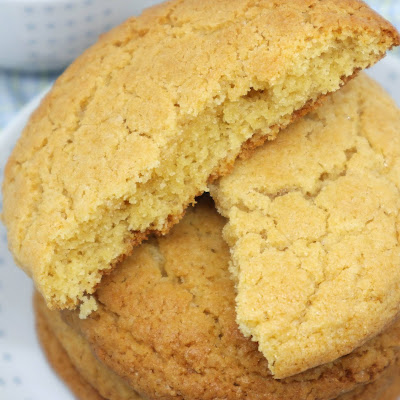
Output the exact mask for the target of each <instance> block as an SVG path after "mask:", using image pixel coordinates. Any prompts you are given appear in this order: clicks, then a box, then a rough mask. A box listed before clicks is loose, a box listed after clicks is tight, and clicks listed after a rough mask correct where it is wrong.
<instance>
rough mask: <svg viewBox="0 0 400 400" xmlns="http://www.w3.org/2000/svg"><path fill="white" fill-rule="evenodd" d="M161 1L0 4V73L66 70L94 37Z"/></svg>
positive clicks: (3, 0)
mask: <svg viewBox="0 0 400 400" xmlns="http://www.w3.org/2000/svg"><path fill="white" fill-rule="evenodd" d="M160 2H161V0H112V1H110V0H36V1H35V0H30V1H29V0H0V67H6V68H14V69H19V70H24V71H49V70H55V69H60V68H64V67H65V66H67V65H68V64H69V63H70V62H71V61H72V60H74V59H75V58H76V57H77V56H78V55H79V54H81V53H82V51H83V50H84V49H86V48H87V47H89V46H90V45H91V44H93V43H94V42H95V41H96V40H97V37H98V36H99V35H100V34H101V33H103V32H106V31H108V30H110V29H111V28H112V27H114V26H116V25H119V24H120V23H121V22H122V21H124V20H126V19H127V18H128V17H129V16H132V15H138V14H140V12H141V11H142V9H143V8H145V7H149V6H151V5H154V4H156V3H160Z"/></svg>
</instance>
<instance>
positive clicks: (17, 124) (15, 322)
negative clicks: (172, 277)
mask: <svg viewBox="0 0 400 400" xmlns="http://www.w3.org/2000/svg"><path fill="white" fill-rule="evenodd" d="M369 73H370V74H371V75H372V76H373V77H374V78H375V79H377V80H378V81H379V82H380V83H381V84H382V85H383V86H384V87H385V88H386V89H387V90H388V91H389V92H390V93H391V95H392V96H393V97H394V98H395V99H396V101H397V104H398V105H399V106H400V61H399V60H398V59H396V58H394V57H391V56H388V57H387V58H386V59H384V60H383V61H381V62H380V63H379V64H378V65H377V66H375V67H374V68H373V69H371V70H370V72H369ZM39 100H40V99H39V98H36V99H35V100H33V101H32V102H31V103H30V104H28V105H27V106H26V107H25V108H24V109H23V110H22V112H21V113H20V114H19V115H18V116H17V117H16V118H15V119H14V120H13V121H12V122H11V124H10V125H9V126H8V127H7V128H6V129H5V131H4V132H3V133H2V134H1V136H0V182H1V181H2V179H3V171H4V165H5V163H6V161H7V158H8V155H9V154H10V152H11V150H12V148H13V146H14V144H15V141H16V140H17V138H18V136H19V134H20V132H21V130H22V129H23V127H24V125H25V123H26V121H27V118H28V117H29V115H30V113H31V112H32V111H33V110H34V109H35V108H36V106H37V104H38V102H39ZM399 134H400V127H399ZM0 200H1V198H0ZM31 297H32V283H31V281H30V279H29V278H28V277H27V276H25V274H24V273H23V272H22V271H20V270H19V269H18V268H17V267H16V266H15V265H14V262H13V259H12V256H11V255H10V253H9V252H8V250H7V238H6V231H5V229H4V227H3V226H2V225H1V224H0V400H50V399H51V400H53V399H54V400H72V399H73V396H72V395H71V394H70V393H69V391H68V389H66V388H65V386H64V385H63V383H61V381H60V380H59V379H58V378H57V377H56V376H55V374H54V373H53V372H52V370H51V369H50V368H49V366H48V365H47V362H46V360H45V359H44V356H43V354H42V352H41V349H40V347H39V345H38V343H37V339H36V334H35V330H34V320H33V314H32V303H31Z"/></svg>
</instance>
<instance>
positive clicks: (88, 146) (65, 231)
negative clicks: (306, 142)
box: [3, 0, 400, 317]
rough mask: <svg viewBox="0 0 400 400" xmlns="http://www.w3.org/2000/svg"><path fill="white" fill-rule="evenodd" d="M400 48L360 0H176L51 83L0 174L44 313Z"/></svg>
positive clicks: (12, 235) (9, 220)
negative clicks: (238, 159) (352, 79)
mask: <svg viewBox="0 0 400 400" xmlns="http://www.w3.org/2000/svg"><path fill="white" fill-rule="evenodd" d="M399 43H400V38H399V35H398V33H397V32H396V31H395V29H394V28H393V27H392V26H391V25H390V24H389V23H388V22H386V21H384V20H383V19H381V18H380V17H379V16H378V15H376V14H375V13H374V12H373V11H372V10H370V9H369V8H368V7H367V6H366V5H365V4H364V3H363V2H361V1H357V0H340V1H337V0H325V1H317V0H306V1H304V0H280V1H272V0H258V1H249V0H220V1H213V0H204V1H200V2H199V1H197V0H173V1H170V2H167V3H165V4H163V5H160V6H157V7H154V8H151V9H149V10H148V11H146V12H145V13H144V14H143V15H142V16H140V17H139V18H132V19H130V20H128V21H127V22H126V23H124V24H123V25H121V26H120V27H118V28H116V29H114V30H112V31H111V32H110V33H108V34H106V35H104V36H103V37H102V38H101V39H100V40H99V42H98V43H97V44H96V45H94V46H93V47H92V48H91V49H89V50H88V51H86V52H85V53H84V54H83V55H82V56H81V57H80V58H78V59H77V61H76V62H74V63H73V64H72V65H71V67H69V68H68V69H67V70H66V72H65V73H64V74H63V75H62V76H61V77H60V78H59V79H58V80H57V82H56V84H55V85H54V87H53V89H52V90H51V92H50V93H49V94H48V96H47V97H46V98H45V99H44V101H43V102H42V104H41V105H40V107H39V109H38V110H37V111H36V112H35V113H34V115H33V116H32V118H31V119H30V121H29V123H28V125H27V127H26V129H25V130H24V132H23V134H22V137H21V138H20V140H19V142H18V144H17V146H16V148H15V150H14V151H13V153H12V155H11V157H10V160H9V162H8V164H7V167H6V171H5V179H4V185H3V198H4V203H3V206H4V213H3V220H4V223H5V225H6V227H7V230H8V241H9V247H10V249H11V251H12V253H13V254H14V257H15V260H16V262H17V264H19V265H20V266H21V267H22V268H23V269H24V270H25V271H26V272H27V273H28V274H30V275H31V276H32V277H33V279H34V280H35V283H36V286H37V287H38V289H39V290H40V292H41V293H42V294H43V295H44V297H45V299H46V302H47V304H48V305H49V306H50V307H52V308H61V309H62V308H75V307H76V305H77V304H78V303H79V301H81V300H83V301H84V306H83V308H82V316H83V317H84V316H85V315H87V314H88V313H89V312H90V311H91V310H92V309H95V307H96V306H95V303H94V301H93V300H90V299H89V298H88V297H86V296H85V295H86V294H91V293H92V292H93V291H94V290H95V287H96V285H97V284H98V283H99V282H100V280H101V277H102V275H103V274H104V273H105V272H107V271H109V270H110V269H112V267H113V266H115V264H116V263H117V261H120V260H121V259H122V258H123V257H124V256H125V255H128V254H130V253H131V252H132V247H133V246H135V245H137V244H138V243H139V242H140V241H142V240H143V239H144V238H145V237H146V236H147V235H148V234H149V232H158V233H165V232H166V231H167V230H168V229H169V228H170V227H171V226H172V225H173V224H175V223H176V222H177V221H178V220H179V219H180V218H181V217H182V215H183V213H184V210H185V208H186V207H187V205H188V204H189V203H191V202H193V201H194V197H195V196H196V195H198V194H199V193H202V192H204V191H205V190H207V181H209V180H210V179H213V178H216V177H218V176H220V175H222V174H224V173H226V172H227V171H228V170H229V168H230V167H231V165H232V164H233V161H234V160H235V158H236V157H237V156H238V155H240V154H242V155H245V154H247V153H248V152H249V149H251V148H252V147H255V146H257V145H260V144H261V143H262V142H264V141H265V140H266V139H272V138H274V137H275V136H276V134H277V132H278V130H279V128H281V127H284V126H286V125H288V124H289V123H290V122H291V121H292V120H294V119H296V118H298V117H299V116H300V115H301V114H304V113H305V112H306V111H308V110H309V109H311V108H313V107H314V106H315V103H316V102H317V101H318V99H319V98H321V96H324V95H325V94H326V93H328V92H330V91H335V90H336V89H338V88H339V87H340V86H341V85H342V84H343V83H344V82H345V81H347V80H348V79H349V78H350V77H351V76H353V75H354V74H355V73H356V72H357V71H358V70H359V69H362V68H365V67H367V66H369V65H371V64H373V63H375V62H376V61H377V60H378V59H380V58H381V57H382V56H383V55H384V54H385V52H386V50H388V49H389V48H391V47H392V46H394V45H398V44H399Z"/></svg>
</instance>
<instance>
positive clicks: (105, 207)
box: [3, 0, 400, 400]
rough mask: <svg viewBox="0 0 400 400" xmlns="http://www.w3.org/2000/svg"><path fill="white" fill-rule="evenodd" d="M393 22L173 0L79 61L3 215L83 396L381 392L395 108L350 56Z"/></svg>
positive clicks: (397, 207) (395, 211)
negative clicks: (208, 193) (196, 202)
mask: <svg viewBox="0 0 400 400" xmlns="http://www.w3.org/2000/svg"><path fill="white" fill-rule="evenodd" d="M399 44H400V36H399V35H398V33H397V32H396V31H395V29H394V28H393V27H392V26H391V25H390V24H389V23H387V22H386V21H384V20H383V19H382V18H380V17H379V16H377V15H376V14H375V13H374V12H373V11H371V10H370V9H369V8H368V7H367V6H366V5H365V4H364V3H362V2H361V1H358V0H340V1H337V0H335V1H334V0H290V1H289V0H277V1H275V0H274V1H273V0H257V1H248V0H229V1H228V0H218V1H211V0H210V1H208V0H204V1H195V0H173V1H171V2H168V3H165V4H164V5H161V6H157V7H155V8H152V9H150V10H148V11H146V12H145V13H144V14H143V15H142V16H141V17H139V18H137V19H131V20H128V21H127V22H126V23H125V24H123V25H122V26H120V27H118V28H116V29H115V30H113V31H111V32H110V33H109V34H107V35H105V36H104V37H102V38H101V39H100V41H99V42H98V43H97V44H96V45H95V46H94V47H92V48H91V49H89V50H88V51H87V52H86V53H84V54H83V55H82V56H81V57H80V58H79V59H78V60H77V61H76V62H75V63H74V64H72V66H71V67H70V68H69V69H68V70H67V71H66V72H65V73H64V74H63V75H62V77H61V78H60V79H59V80H58V81H57V82H56V84H55V86H54V88H53V89H52V91H51V92H50V94H49V95H48V96H47V97H46V98H45V100H44V101H43V102H42V104H41V106H40V107H39V109H38V110H37V111H36V112H35V113H34V115H33V116H32V117H31V120H30V122H29V124H28V126H27V127H26V129H25V130H24V132H23V134H22V137H21V139H20V140H19V142H18V144H17V146H16V148H15V150H14V152H13V154H12V155H11V158H10V160H9V162H8V165H7V169H6V173H5V181H4V186H3V194H4V213H3V220H4V222H5V224H6V226H7V229H8V239H9V244H10V249H11V251H12V252H13V254H14V256H15V259H16V262H17V263H18V264H19V265H20V266H21V267H22V268H23V269H25V271H26V272H27V273H29V274H30V275H31V276H32V277H33V279H34V282H35V284H36V287H37V289H38V292H37V294H36V295H35V311H36V316H37V327H38V333H39V337H40V339H41V342H42V344H43V348H44V350H45V352H46V354H47V356H48V358H49V361H50V362H51V364H52V365H53V367H54V368H55V370H56V371H57V372H58V373H59V374H60V376H61V377H62V378H63V379H64V380H65V382H66V383H67V384H69V386H70V387H71V389H72V390H73V391H74V393H75V394H76V396H77V398H79V399H83V400H86V399H88V400H89V399H109V400H128V399H173V398H176V399H186V400H189V399H244V398H248V399H268V400H291V399H293V400H295V399H296V400H299V399H304V400H330V399H340V400H350V399H359V400H384V399H393V400H394V399H395V398H396V396H397V394H398V393H400V388H399V387H398V386H399V385H400V379H397V375H398V374H399V373H400V371H399V368H400V321H398V316H399V312H400V287H399V286H400V268H399V267H400V233H399V232H400V130H399V127H400V110H398V108H397V107H396V105H395V104H394V102H393V101H392V100H391V99H390V98H389V97H388V95H387V94H386V93H385V92H384V91H383V89H381V88H380V87H379V86H378V85H377V84H376V83H375V82H373V81H372V80H371V79H370V78H368V77H367V76H366V75H364V74H363V73H361V74H359V76H356V75H357V72H358V71H359V70H360V69H363V68H366V67H368V66H370V65H372V64H374V63H375V62H377V61H378V60H379V59H380V58H381V57H383V56H384V54H385V52H386V51H387V50H388V49H390V48H391V47H393V46H395V45H399ZM351 78H354V79H351ZM348 81H350V82H349V83H347V82H348ZM343 85H344V86H343ZM341 86H343V88H342V89H340V90H338V89H339V88H340V87H341ZM337 90H338V91H337ZM265 141H267V143H264V142H265ZM256 147H258V148H257V149H255V148H256ZM236 159H238V160H237V161H235V160H236ZM206 191H210V193H211V196H212V199H211V197H210V196H209V195H207V194H205V195H203V196H202V197H199V198H198V199H197V201H198V204H197V205H195V206H193V207H189V208H188V205H189V204H190V203H194V202H195V201H194V199H195V196H196V195H201V194H202V193H203V192H206ZM187 208H188V209H187ZM185 209H187V213H186V216H184V217H183V214H184V212H185ZM217 210H218V211H217ZM218 212H219V213H218ZM182 217H183V218H182ZM179 220H180V221H179ZM174 225H175V226H174ZM145 239H146V240H145ZM141 242H142V243H141ZM140 243H141V244H140ZM39 293H40V294H39ZM60 310H61V311H60Z"/></svg>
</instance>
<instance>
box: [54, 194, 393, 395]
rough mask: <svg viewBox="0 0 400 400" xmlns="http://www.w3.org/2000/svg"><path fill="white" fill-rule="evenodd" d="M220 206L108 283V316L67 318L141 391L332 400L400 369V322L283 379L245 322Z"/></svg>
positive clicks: (104, 291) (191, 213) (103, 293)
mask: <svg viewBox="0 0 400 400" xmlns="http://www.w3.org/2000/svg"><path fill="white" fill-rule="evenodd" d="M209 201H210V200H209ZM210 203H211V204H208V203H207V202H206V200H205V199H203V200H200V201H199V204H198V205H196V207H194V208H190V209H189V210H188V212H187V214H186V216H185V217H184V218H183V219H182V221H181V222H180V223H179V224H177V225H176V226H175V227H174V228H173V229H172V230H171V232H170V233H169V234H168V235H166V236H165V237H162V238H158V239H152V240H151V241H149V242H146V243H143V244H142V245H141V246H139V247H138V248H137V249H136V251H135V253H134V254H133V255H132V256H131V257H130V258H128V259H127V260H125V261H124V262H123V263H122V264H121V265H120V266H119V267H118V268H116V269H115V270H114V271H113V272H112V273H111V274H110V275H108V276H105V277H104V279H103V281H102V283H101V284H100V285H99V288H98V290H97V291H96V293H95V296H96V300H97V302H98V305H99V308H98V310H97V311H96V312H95V313H93V314H92V315H90V316H89V317H88V318H87V319H86V320H81V319H80V318H79V313H78V312H77V311H63V312H62V313H61V315H62V318H63V319H64V321H66V322H67V323H68V324H69V325H70V326H71V327H72V328H73V329H74V330H75V331H76V332H78V333H79V334H80V335H82V336H83V337H84V338H85V341H86V342H87V343H88V344H89V345H90V347H91V349H92V351H93V352H94V353H95V355H96V357H97V358H98V359H99V360H100V361H101V362H102V363H104V364H105V365H106V366H107V367H108V368H109V369H111V370H112V371H114V372H115V373H116V374H117V375H118V376H119V377H121V378H122V379H124V380H125V381H126V382H128V383H129V385H130V387H131V388H132V389H133V390H135V391H136V392H138V393H140V394H141V395H142V397H145V398H150V399H164V400H167V399H181V400H182V399H185V400H190V399H193V400H195V399H202V400H216V399H220V400H222V399H224V400H230V399H236V400H242V399H244V398H246V399H258V400H260V399H263V400H298V399H307V400H316V399H318V400H328V399H332V398H335V397H337V396H338V395H340V394H343V393H345V392H348V391H351V390H353V389H355V388H357V387H358V386H360V385H364V384H367V383H369V382H372V381H374V380H376V379H378V378H379V377H380V376H382V374H385V373H386V371H387V369H388V368H390V367H391V366H392V365H394V364H395V363H396V362H397V359H398V357H399V347H400V324H399V323H397V324H394V325H393V326H391V327H389V328H388V329H387V330H386V331H385V332H384V333H382V334H380V335H379V336H377V337H376V338H374V339H372V340H371V341H369V342H368V343H366V344H365V345H364V346H362V347H361V348H359V349H357V350H356V351H354V352H353V353H352V354H350V355H348V356H346V357H343V358H341V359H339V360H336V361H335V362H333V363H330V364H326V365H323V366H321V367H317V368H315V369H312V370H309V371H306V372H305V373H302V374H300V375H297V376H294V377H291V378H288V379H284V380H281V381H278V380H276V379H274V378H273V376H272V375H271V373H270V371H269V369H268V362H267V360H266V358H265V357H264V356H263V355H262V354H261V353H260V352H259V351H258V350H257V347H258V346H257V343H255V342H253V341H251V340H250V339H249V338H245V337H244V336H243V335H242V334H241V333H240V331H239V329H238V327H237V324H236V322H235V317H236V314H235V291H234V283H233V281H232V279H231V276H230V273H229V270H228V265H229V260H230V254H229V248H228V246H227V244H226V243H225V241H224V240H223V237H222V228H223V226H224V224H225V223H226V220H224V219H223V218H222V217H221V216H220V215H218V213H217V212H216V210H215V208H214V205H213V204H212V202H210Z"/></svg>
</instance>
